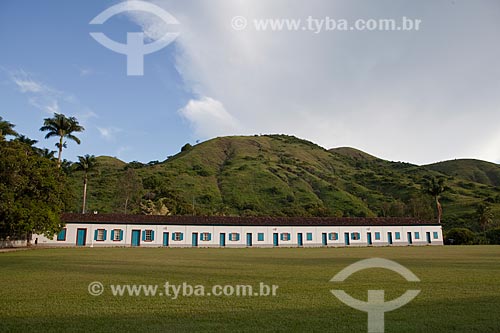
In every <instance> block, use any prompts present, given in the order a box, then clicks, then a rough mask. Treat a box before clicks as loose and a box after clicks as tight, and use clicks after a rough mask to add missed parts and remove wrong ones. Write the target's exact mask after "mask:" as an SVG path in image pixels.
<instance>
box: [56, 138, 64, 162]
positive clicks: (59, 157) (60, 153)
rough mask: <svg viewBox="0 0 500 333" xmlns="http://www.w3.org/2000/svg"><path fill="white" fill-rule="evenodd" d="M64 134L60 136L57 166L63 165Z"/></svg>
mask: <svg viewBox="0 0 500 333" xmlns="http://www.w3.org/2000/svg"><path fill="white" fill-rule="evenodd" d="M63 139H64V138H63V136H62V135H61V137H60V138H59V147H58V148H59V155H58V156H57V167H58V168H60V167H61V157H62V149H63Z"/></svg>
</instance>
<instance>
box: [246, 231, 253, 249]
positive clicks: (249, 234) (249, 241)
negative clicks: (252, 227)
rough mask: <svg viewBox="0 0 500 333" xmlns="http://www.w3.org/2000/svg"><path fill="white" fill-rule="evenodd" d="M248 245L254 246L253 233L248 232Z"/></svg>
mask: <svg viewBox="0 0 500 333" xmlns="http://www.w3.org/2000/svg"><path fill="white" fill-rule="evenodd" d="M247 246H252V234H251V233H250V232H249V233H247Z"/></svg>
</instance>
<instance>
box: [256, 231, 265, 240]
mask: <svg viewBox="0 0 500 333" xmlns="http://www.w3.org/2000/svg"><path fill="white" fill-rule="evenodd" d="M257 237H258V240H259V242H262V241H264V233H262V232H259V234H258V235H257Z"/></svg>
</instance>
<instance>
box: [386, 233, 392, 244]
mask: <svg viewBox="0 0 500 333" xmlns="http://www.w3.org/2000/svg"><path fill="white" fill-rule="evenodd" d="M387 239H388V241H389V244H392V232H388V233H387Z"/></svg>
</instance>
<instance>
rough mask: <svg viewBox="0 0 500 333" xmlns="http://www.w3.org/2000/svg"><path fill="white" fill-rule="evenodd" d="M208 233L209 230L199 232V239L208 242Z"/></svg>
mask: <svg viewBox="0 0 500 333" xmlns="http://www.w3.org/2000/svg"><path fill="white" fill-rule="evenodd" d="M210 238H211V237H210V233H209V232H201V233H200V241H202V242H209V241H210Z"/></svg>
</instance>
